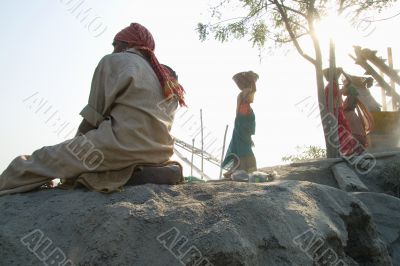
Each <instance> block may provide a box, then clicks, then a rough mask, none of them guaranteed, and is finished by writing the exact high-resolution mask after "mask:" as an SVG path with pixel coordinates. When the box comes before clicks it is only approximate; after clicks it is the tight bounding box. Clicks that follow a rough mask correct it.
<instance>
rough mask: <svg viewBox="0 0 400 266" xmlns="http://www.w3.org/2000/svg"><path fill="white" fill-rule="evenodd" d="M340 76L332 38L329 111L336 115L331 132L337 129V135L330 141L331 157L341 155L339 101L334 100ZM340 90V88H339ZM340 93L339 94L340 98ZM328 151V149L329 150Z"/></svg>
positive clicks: (330, 44)
mask: <svg viewBox="0 0 400 266" xmlns="http://www.w3.org/2000/svg"><path fill="white" fill-rule="evenodd" d="M337 79H338V77H336V56H335V43H334V41H333V39H332V38H331V39H330V41H329V93H328V95H329V113H331V114H332V115H334V116H335V118H336V119H335V123H334V125H333V126H332V125H331V126H330V129H329V132H331V131H332V130H335V133H334V134H335V137H334V138H333V139H331V141H334V143H330V145H329V146H330V150H329V153H328V154H327V155H328V157H329V158H336V157H339V149H338V148H339V138H338V119H337V117H338V116H337V112H335V110H336V111H338V101H334V91H333V90H334V84H335V83H336V86H339V85H338V82H337ZM337 89H338V90H339V88H337ZM339 97H340V95H339V94H338V99H339ZM327 152H328V151H327Z"/></svg>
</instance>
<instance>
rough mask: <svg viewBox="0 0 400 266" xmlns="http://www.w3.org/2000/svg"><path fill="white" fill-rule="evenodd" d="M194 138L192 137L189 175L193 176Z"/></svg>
mask: <svg viewBox="0 0 400 266" xmlns="http://www.w3.org/2000/svg"><path fill="white" fill-rule="evenodd" d="M193 159H194V139H192V159H191V161H190V176H193Z"/></svg>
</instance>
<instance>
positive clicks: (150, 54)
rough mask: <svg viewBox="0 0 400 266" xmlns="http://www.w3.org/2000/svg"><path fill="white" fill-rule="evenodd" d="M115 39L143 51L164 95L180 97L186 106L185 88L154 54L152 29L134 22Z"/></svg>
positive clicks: (180, 101) (179, 99) (182, 104)
mask: <svg viewBox="0 0 400 266" xmlns="http://www.w3.org/2000/svg"><path fill="white" fill-rule="evenodd" d="M114 40H117V41H122V42H126V43H128V47H129V48H136V49H137V50H139V51H140V52H142V53H143V54H144V55H145V56H146V57H147V58H148V59H149V62H150V65H151V67H152V68H153V70H154V72H155V73H156V75H157V78H158V80H159V81H160V84H161V88H162V90H163V93H164V96H165V97H166V98H167V99H169V98H172V97H174V96H176V97H177V98H178V101H179V104H180V105H181V106H186V104H185V100H184V93H185V90H184V89H183V87H182V86H181V85H180V84H179V83H178V81H177V80H176V79H175V78H174V77H173V76H172V75H171V74H170V72H169V71H168V69H166V68H165V67H163V66H162V65H161V64H160V63H159V62H158V60H157V57H156V56H155V54H154V49H155V43H154V39H153V36H152V35H151V33H150V31H149V30H148V29H146V28H145V27H143V26H142V25H140V24H139V23H132V24H131V25H130V26H129V27H126V28H125V29H123V30H121V31H120V32H118V34H117V35H115V38H114Z"/></svg>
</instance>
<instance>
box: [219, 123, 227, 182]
mask: <svg viewBox="0 0 400 266" xmlns="http://www.w3.org/2000/svg"><path fill="white" fill-rule="evenodd" d="M227 132H228V125H226V128H225V134H224V143H223V144H222V154H221V166H220V170H219V179H221V178H222V163H223V161H224V153H225V143H226V133H227Z"/></svg>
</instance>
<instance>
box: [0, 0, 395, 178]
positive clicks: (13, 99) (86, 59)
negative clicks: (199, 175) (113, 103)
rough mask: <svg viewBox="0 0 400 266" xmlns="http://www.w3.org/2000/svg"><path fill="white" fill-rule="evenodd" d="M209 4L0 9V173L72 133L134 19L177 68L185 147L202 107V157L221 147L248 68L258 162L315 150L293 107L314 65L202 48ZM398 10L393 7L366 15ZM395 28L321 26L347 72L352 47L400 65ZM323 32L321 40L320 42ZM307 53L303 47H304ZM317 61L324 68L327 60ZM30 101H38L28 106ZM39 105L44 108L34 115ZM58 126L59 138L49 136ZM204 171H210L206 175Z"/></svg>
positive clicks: (307, 91)
mask: <svg viewBox="0 0 400 266" xmlns="http://www.w3.org/2000/svg"><path fill="white" fill-rule="evenodd" d="M68 2H71V3H79V2H82V4H81V6H80V9H81V8H82V7H86V8H85V9H87V8H91V9H90V10H89V12H88V13H87V15H88V19H87V21H89V22H90V21H91V20H94V21H93V23H92V24H91V25H90V27H89V28H88V27H87V26H85V25H86V24H87V22H85V21H84V22H81V21H80V19H81V18H82V17H80V18H77V17H76V15H77V14H78V13H79V11H75V12H74V11H73V10H72V11H71V10H70V11H69V9H71V7H72V6H73V5H72V4H70V5H69V4H68ZM208 7H209V1H205V0H202V1H201V0H197V1H183V0H169V1H154V0H149V1H132V0H130V1H128V0H115V1H112V3H111V2H110V1H105V0H102V1H94V0H81V1H78V0H59V1H50V0H37V1H22V0H14V1H8V2H7V3H3V5H2V9H1V11H0V13H1V16H0V24H1V25H2V27H1V28H0V35H1V36H2V42H1V43H0V50H1V51H2V52H1V55H0V73H2V75H1V84H0V86H1V92H2V97H1V98H0V101H1V104H0V111H1V113H2V114H3V122H2V130H1V131H0V141H1V150H0V171H2V170H3V169H5V168H6V167H7V165H8V164H9V162H10V161H11V160H12V159H13V158H14V157H16V156H18V155H21V154H30V153H32V152H33V151H34V150H35V149H38V148H40V147H42V146H48V145H52V144H56V143H59V142H61V141H63V140H65V139H66V138H67V137H71V136H72V135H71V134H70V135H68V131H72V130H74V129H75V128H76V127H77V126H78V124H79V122H80V120H81V118H80V116H79V112H80V110H81V109H82V107H83V106H84V105H85V104H86V101H87V98H88V94H89V89H90V82H91V78H92V74H93V71H94V69H95V67H96V65H97V63H98V61H99V60H100V59H101V58H102V57H103V56H104V55H105V54H107V53H110V52H111V51H112V46H111V43H112V39H113V37H114V35H115V33H117V32H118V31H119V30H120V29H122V28H124V27H126V26H128V25H129V23H130V22H139V23H141V24H143V25H145V26H146V27H147V28H148V29H149V30H150V31H151V32H152V34H153V36H154V38H155V40H156V55H157V56H158V58H159V60H160V61H161V62H163V63H166V64H168V65H170V66H171V67H173V68H174V69H175V70H176V72H177V73H178V75H179V80H180V82H181V83H182V85H183V86H184V87H185V89H186V91H187V103H188V105H189V109H188V110H187V112H186V113H185V114H183V113H184V111H186V110H180V111H179V112H178V115H177V117H176V123H175V126H174V129H173V132H174V134H175V135H176V136H177V137H179V138H181V139H183V140H185V141H187V142H191V139H192V136H191V134H192V133H193V132H194V131H196V130H197V127H198V125H199V122H198V121H199V109H200V108H202V109H203V117H204V124H205V127H206V129H205V132H206V133H205V134H207V135H209V137H208V138H209V140H206V141H205V144H206V146H207V144H209V143H210V142H211V143H212V142H213V141H214V140H216V142H215V144H213V145H212V146H213V147H212V148H210V149H209V151H210V152H212V150H213V149H214V148H219V147H220V146H221V145H222V140H223V133H224V130H225V126H226V125H229V131H228V139H227V145H228V144H229V140H230V137H231V134H232V133H231V132H232V129H233V121H234V115H235V104H236V96H237V93H238V92H239V90H238V88H237V87H236V86H235V84H234V83H233V81H232V76H233V75H234V74H235V73H237V72H239V71H247V70H253V71H255V72H257V73H258V74H259V75H260V79H259V81H258V84H257V85H258V91H257V94H256V99H255V103H254V105H253V109H254V111H255V113H256V120H257V129H256V135H255V136H254V142H255V145H256V147H255V149H254V151H255V154H256V157H257V162H258V166H259V167H263V166H268V165H274V164H278V163H280V161H281V158H282V156H284V155H288V154H293V153H294V152H295V147H296V146H299V145H300V146H302V145H318V146H323V145H324V143H323V135H322V130H321V128H320V127H318V122H319V119H318V118H313V117H308V116H307V114H306V113H301V112H300V111H299V109H298V107H296V103H298V102H300V101H302V100H303V99H305V98H306V97H311V100H312V101H314V102H315V101H316V85H315V84H316V82H315V74H314V69H313V67H312V65H311V64H310V63H308V62H306V61H305V60H304V59H303V58H301V57H300V56H299V55H298V54H297V53H296V52H295V51H293V50H292V47H291V46H287V47H285V48H283V49H280V50H273V51H268V50H266V51H265V53H264V54H263V59H262V61H260V58H259V57H258V51H257V49H255V48H252V47H251V45H250V44H249V43H248V42H247V41H246V40H244V41H233V42H231V43H225V44H220V43H217V42H216V41H213V40H209V41H206V42H203V43H202V42H200V41H199V39H198V34H197V32H196V31H195V27H196V25H197V23H198V22H200V21H207V19H208V13H207V11H208ZM398 12H400V5H397V6H395V7H393V8H391V9H390V10H388V11H385V12H383V13H382V14H379V15H376V16H375V17H374V18H373V19H380V18H385V17H389V16H391V15H394V14H396V13H398ZM71 13H72V14H71ZM347 20H349V19H347ZM399 22H400V17H399V16H398V17H395V18H393V19H391V20H389V21H382V22H375V23H373V24H372V25H370V26H367V24H366V23H364V24H358V25H355V26H350V25H349V23H348V22H347V21H346V19H345V20H344V22H340V23H338V20H337V19H334V20H333V21H332V20H331V22H330V23H326V24H325V26H323V27H324V28H326V29H329V28H331V29H332V28H333V26H335V27H336V30H335V34H334V36H335V37H336V38H337V40H336V42H337V53H338V54H337V61H338V65H341V66H343V67H344V68H345V69H347V70H349V72H350V73H353V74H362V69H360V68H359V67H358V66H356V65H354V64H353V62H352V61H351V59H350V58H349V57H348V56H347V54H348V53H349V52H351V49H352V45H353V44H359V45H362V46H368V47H369V48H371V49H375V50H378V51H379V54H380V55H382V56H384V57H385V56H386V48H387V47H389V46H391V47H392V48H393V53H394V59H395V67H396V66H397V67H399V65H398V64H399V63H400V62H399V61H398V60H400V59H399V58H400V40H399V39H398V36H396V35H395V34H394V31H396V32H397V30H396V29H397V27H398V26H400V23H399ZM325 32H327V31H325ZM323 35H324V36H323V38H324V39H327V38H328V37H327V35H326V34H323ZM366 35H368V36H366ZM326 44H327V42H325V46H324V47H326V48H327V45H326ZM306 47H307V48H306V49H307V50H309V51H311V50H310V46H309V45H308V44H307V43H306ZM326 59H327V58H325V60H326ZM324 62H325V63H324V64H325V66H327V65H328V64H327V61H324ZM376 90H377V89H376ZM378 92H379V91H378ZM377 95H380V94H379V93H377ZM34 99H37V101H36V102H33V100H34ZM378 100H379V101H380V99H378ZM41 105H43V107H42V109H40V110H38V109H39V106H41ZM46 111H47V112H46ZM45 112H46V113H45ZM316 114H317V113H316ZM192 116H193V118H191V119H190V122H189V123H186V124H185V125H183V124H184V123H185V122H186V121H187V120H188V118H190V117H192ZM189 124H190V125H191V126H192V128H190V127H189V126H188V125H189ZM63 127H64V130H62V133H61V134H57V133H56V131H57V130H60V129H62V128H63ZM66 135H68V136H66ZM199 141H200V139H199V138H198V137H197V138H196V146H200V144H199V143H200V142H199ZM217 143H218V144H217ZM216 155H218V153H217V154H216ZM219 156H220V155H219ZM186 169H188V167H187V166H186ZM207 171H209V173H210V172H212V173H214V170H211V169H210V170H208V169H206V172H207ZM186 173H187V171H186Z"/></svg>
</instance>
